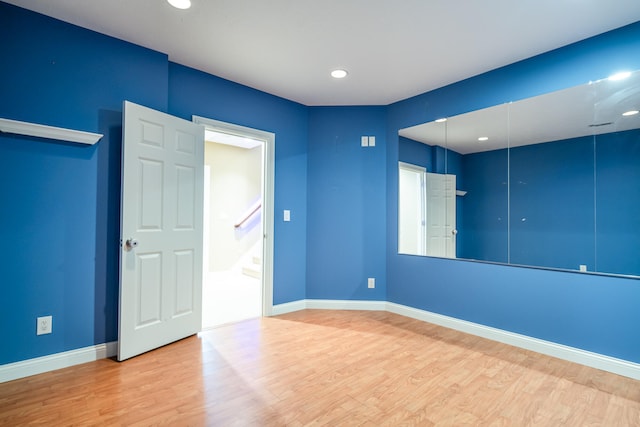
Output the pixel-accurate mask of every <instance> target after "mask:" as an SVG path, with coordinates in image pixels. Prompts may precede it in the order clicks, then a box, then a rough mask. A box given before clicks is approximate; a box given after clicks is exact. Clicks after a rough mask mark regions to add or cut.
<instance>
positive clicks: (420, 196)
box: [398, 162, 427, 255]
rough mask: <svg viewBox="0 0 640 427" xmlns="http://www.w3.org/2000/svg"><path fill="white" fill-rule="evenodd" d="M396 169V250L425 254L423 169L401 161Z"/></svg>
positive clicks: (405, 252) (404, 252)
mask: <svg viewBox="0 0 640 427" xmlns="http://www.w3.org/2000/svg"><path fill="white" fill-rule="evenodd" d="M398 171H399V175H398V180H399V185H398V252H399V253H401V254H411V255H426V254H427V252H426V237H427V234H426V230H425V196H424V176H425V169H424V168H422V167H419V166H415V165H410V164H406V163H402V162H401V163H400V164H399V166H398Z"/></svg>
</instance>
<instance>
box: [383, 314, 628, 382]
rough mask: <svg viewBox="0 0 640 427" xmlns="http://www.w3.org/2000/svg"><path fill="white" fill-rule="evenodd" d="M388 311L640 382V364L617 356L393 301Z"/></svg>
mask: <svg viewBox="0 0 640 427" xmlns="http://www.w3.org/2000/svg"><path fill="white" fill-rule="evenodd" d="M387 311H390V312H391V313H396V314H400V315H402V316H406V317H411V318H413V319H417V320H422V321H424V322H428V323H433V324H436V325H440V326H444V327H446V328H450V329H455V330H457V331H461V332H466V333H468V334H471V335H476V336H479V337H483V338H487V339H490V340H493V341H498V342H501V343H504V344H509V345H512V346H514V347H520V348H524V349H526V350H531V351H535V352H536V353H541V354H546V355H548V356H553V357H557V358H558V359H563V360H567V361H569V362H574V363H578V364H581V365H585V366H590V367H592V368H596V369H601V370H603V371H607V372H612V373H614V374H618V375H622V376H625V377H629V378H633V379H636V380H639V379H640V364H638V363H633V362H629V361H626V360H622V359H616V358H615V357H611V356H605V355H602V354H598V353H592V352H590V351H586V350H581V349H579V348H575V347H569V346H566V345H562V344H556V343H554V342H550V341H545V340H541V339H538V338H532V337H529V336H526V335H520V334H516V333H513V332H508V331H504V330H502V329H496V328H492V327H489V326H484V325H480V324H478V323H473V322H467V321H465V320H460V319H456V318H454V317H449V316H443V315H441V314H437V313H431V312H429V311H425V310H419V309H416V308H412V307H407V306H405V305H400V304H395V303H391V302H388V303H387Z"/></svg>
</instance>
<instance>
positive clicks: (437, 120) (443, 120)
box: [436, 117, 447, 123]
mask: <svg viewBox="0 0 640 427" xmlns="http://www.w3.org/2000/svg"><path fill="white" fill-rule="evenodd" d="M446 121H447V119H446V118H444V117H443V118H441V119H436V123H442V122H446Z"/></svg>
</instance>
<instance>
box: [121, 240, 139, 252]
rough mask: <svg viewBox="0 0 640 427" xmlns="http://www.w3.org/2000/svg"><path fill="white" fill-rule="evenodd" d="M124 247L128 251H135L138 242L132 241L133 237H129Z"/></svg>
mask: <svg viewBox="0 0 640 427" xmlns="http://www.w3.org/2000/svg"><path fill="white" fill-rule="evenodd" d="M124 245H125V248H126V249H127V250H128V251H130V250H131V249H135V248H136V247H137V246H138V240H136V239H134V238H133V237H130V238H128V239H127V241H126V242H125V243H124Z"/></svg>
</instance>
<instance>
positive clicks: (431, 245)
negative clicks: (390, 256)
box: [426, 173, 457, 258]
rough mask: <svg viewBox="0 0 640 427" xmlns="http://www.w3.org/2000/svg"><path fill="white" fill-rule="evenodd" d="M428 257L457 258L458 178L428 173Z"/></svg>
mask: <svg viewBox="0 0 640 427" xmlns="http://www.w3.org/2000/svg"><path fill="white" fill-rule="evenodd" d="M426 175H427V179H426V189H427V255H430V256H438V257H447V258H455V257H456V233H457V231H456V176H455V175H443V174H438V173H427V174H426Z"/></svg>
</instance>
